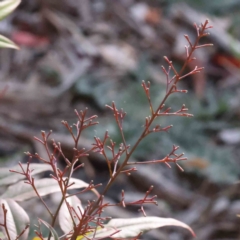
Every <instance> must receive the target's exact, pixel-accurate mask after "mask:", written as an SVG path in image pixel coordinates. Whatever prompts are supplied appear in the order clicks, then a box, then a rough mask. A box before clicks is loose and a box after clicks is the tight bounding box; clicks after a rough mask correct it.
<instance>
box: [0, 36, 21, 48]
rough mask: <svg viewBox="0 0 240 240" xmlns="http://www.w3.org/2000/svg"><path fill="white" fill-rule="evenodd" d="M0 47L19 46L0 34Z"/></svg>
mask: <svg viewBox="0 0 240 240" xmlns="http://www.w3.org/2000/svg"><path fill="white" fill-rule="evenodd" d="M0 48H14V49H19V47H18V46H17V45H16V44H15V43H14V42H12V41H11V40H10V39H8V38H6V37H4V36H2V35H0Z"/></svg>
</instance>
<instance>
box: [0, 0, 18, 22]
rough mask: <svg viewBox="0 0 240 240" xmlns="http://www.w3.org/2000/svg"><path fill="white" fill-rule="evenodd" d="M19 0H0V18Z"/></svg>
mask: <svg viewBox="0 0 240 240" xmlns="http://www.w3.org/2000/svg"><path fill="white" fill-rule="evenodd" d="M20 2H21V0H5V1H1V2H0V20H2V19H3V18H5V17H6V16H8V15H9V14H10V13H11V12H12V11H13V10H14V9H15V8H16V7H17V6H18V5H19V4H20Z"/></svg>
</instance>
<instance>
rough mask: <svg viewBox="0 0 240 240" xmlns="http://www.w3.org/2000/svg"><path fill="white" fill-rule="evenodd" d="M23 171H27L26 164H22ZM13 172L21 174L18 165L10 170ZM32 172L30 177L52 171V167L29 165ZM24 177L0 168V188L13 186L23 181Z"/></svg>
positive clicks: (37, 164)
mask: <svg viewBox="0 0 240 240" xmlns="http://www.w3.org/2000/svg"><path fill="white" fill-rule="evenodd" d="M22 167H23V169H24V170H26V169H27V164H22ZM10 169H11V170H13V171H17V172H22V170H21V168H20V166H19V165H16V166H14V167H12V168H10ZM30 169H31V170H33V171H32V173H31V174H32V176H33V175H35V174H38V173H41V172H45V171H52V167H51V166H50V165H48V164H41V163H32V164H31V165H30ZM24 178H25V176H24V175H21V174H17V173H13V172H10V171H9V168H0V186H4V185H10V184H13V183H15V182H17V181H19V180H21V179H24Z"/></svg>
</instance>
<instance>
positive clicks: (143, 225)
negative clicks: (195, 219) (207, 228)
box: [78, 217, 195, 240]
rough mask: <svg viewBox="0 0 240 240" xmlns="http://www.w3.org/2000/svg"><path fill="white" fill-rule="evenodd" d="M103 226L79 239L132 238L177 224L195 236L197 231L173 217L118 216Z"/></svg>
mask: <svg viewBox="0 0 240 240" xmlns="http://www.w3.org/2000/svg"><path fill="white" fill-rule="evenodd" d="M103 226H104V227H103V228H102V229H98V230H97V231H96V233H91V234H88V235H87V237H83V236H79V238H78V239H84V240H86V239H91V237H92V236H94V237H95V238H105V237H109V236H111V237H113V238H132V237H136V236H138V235H139V234H141V233H142V232H145V231H149V230H151V229H155V228H160V227H165V226H177V227H182V228H186V229H187V230H189V231H190V232H191V234H192V235H193V236H195V233H194V232H193V230H192V229H191V228H190V227H189V226H188V225H187V224H185V223H183V222H180V221H178V220H176V219H173V218H160V217H140V218H129V219H127V218H125V219H124V218H118V219H112V220H110V221H109V222H108V223H107V224H105V225H103Z"/></svg>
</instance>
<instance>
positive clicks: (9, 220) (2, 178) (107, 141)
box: [0, 0, 211, 240]
mask: <svg viewBox="0 0 240 240" xmlns="http://www.w3.org/2000/svg"><path fill="white" fill-rule="evenodd" d="M10 2H11V4H13V2H14V3H15V4H16V5H17V4H19V2H20V1H13V0H7V1H4V2H1V3H0V12H1V4H2V6H3V5H4V3H5V6H6V3H10ZM16 5H13V6H14V7H16ZM11 10H13V8H11ZM0 18H1V14H0ZM195 28H196V32H197V37H196V40H195V42H193V43H192V42H191V40H190V39H189V37H188V36H187V35H185V38H186V40H187V42H188V46H185V49H186V60H185V62H184V64H183V66H182V69H181V70H180V71H177V70H176V69H175V68H174V65H173V63H172V62H171V61H170V60H169V59H168V58H167V57H164V59H165V61H166V63H167V65H168V68H167V69H166V68H165V67H162V70H163V72H164V74H165V75H166V94H165V96H164V98H163V99H162V101H161V102H160V103H159V105H158V107H157V108H156V109H155V108H154V107H153V104H152V101H151V94H150V83H149V82H148V83H145V82H144V81H143V82H142V88H143V91H144V92H145V95H146V99H147V101H148V103H149V107H150V115H149V116H148V117H146V118H145V119H143V122H144V127H143V129H142V130H141V132H140V133H136V134H139V138H138V139H137V141H136V142H135V144H134V145H133V146H129V145H128V143H127V142H126V140H125V133H124V118H125V116H126V113H125V112H124V111H123V109H118V107H117V105H116V104H115V103H114V102H112V104H111V105H107V106H106V107H107V108H108V109H110V110H111V111H112V113H113V116H114V120H115V122H116V124H117V126H118V129H119V134H120V136H121V139H122V143H121V144H120V145H119V146H116V143H115V142H114V140H112V139H111V138H110V136H109V133H108V131H106V132H105V135H104V137H103V139H100V138H98V137H94V142H93V144H92V146H89V148H88V149H84V148H82V149H81V148H79V139H80V138H81V135H82V132H83V131H84V130H85V129H86V128H90V127H92V126H94V125H97V124H98V122H97V121H96V119H97V116H96V115H93V116H88V114H87V113H88V112H87V109H85V110H84V111H77V110H75V113H76V118H77V121H76V123H75V124H73V125H72V126H71V125H69V123H68V122H66V121H62V124H63V125H64V126H65V127H66V129H67V131H68V132H69V134H70V135H71V137H72V140H73V150H72V156H73V157H72V159H68V158H67V157H66V155H65V153H64V151H63V150H62V148H61V143H59V142H55V141H54V140H51V139H50V136H51V131H50V132H49V133H46V132H44V131H42V132H41V135H42V137H41V139H40V138H37V137H35V140H36V141H38V142H39V143H41V144H42V145H43V147H44V149H45V151H46V155H47V158H45V157H43V156H40V155H38V154H37V153H35V154H32V153H29V152H27V153H26V154H27V156H28V157H29V160H28V162H27V164H22V163H19V165H17V166H15V167H13V168H12V169H11V170H10V172H9V171H8V169H4V168H3V169H0V184H1V185H2V186H9V187H8V188H7V190H6V191H5V192H4V194H2V196H1V197H0V201H1V208H0V227H1V236H0V238H1V239H2V238H3V239H23V240H24V239H28V233H29V222H30V220H29V217H28V215H27V213H26V212H25V210H24V209H23V208H22V207H21V206H20V205H19V204H18V203H17V202H20V201H24V200H27V199H30V198H32V197H38V198H39V200H40V201H41V202H42V204H43V206H44V207H45V209H46V211H47V212H48V214H49V216H50V219H51V221H50V222H46V220H43V219H39V228H38V230H36V231H35V233H36V237H35V238H34V239H71V240H75V239H77V240H80V239H102V238H106V237H111V238H115V239H120V238H124V239H125V238H131V239H137V238H138V237H139V236H140V235H141V234H142V233H143V232H145V231H148V230H150V229H154V228H159V227H163V226H168V225H172V226H179V227H183V228H186V229H188V230H189V231H190V232H191V234H192V235H193V236H194V235H195V234H194V232H193V230H192V229H191V228H190V227H189V226H188V225H186V224H184V223H182V222H180V221H178V220H175V219H171V218H160V217H156V216H146V213H145V211H144V206H145V205H146V204H156V201H155V199H156V196H153V197H151V196H150V194H151V191H152V188H153V187H152V186H151V187H150V188H149V190H148V191H147V192H146V194H145V196H144V197H143V198H142V199H139V200H137V201H134V202H126V201H125V198H124V191H122V199H121V201H120V202H119V203H116V204H110V203H108V202H105V201H104V196H105V195H106V194H107V192H108V190H109V188H110V187H111V186H112V184H113V183H114V182H115V180H116V178H117V177H118V176H119V175H120V174H123V173H124V174H127V175H129V174H131V173H132V172H134V171H137V168H136V166H137V165H139V164H159V163H164V164H166V165H167V166H168V167H169V168H171V164H176V165H177V167H178V168H179V169H180V170H181V171H183V169H182V167H181V166H180V164H179V162H180V161H182V160H186V158H185V157H184V154H179V153H178V152H177V150H178V148H179V147H177V146H173V147H172V150H171V151H170V153H169V154H168V155H167V156H165V157H164V158H163V159H157V160H148V161H144V162H132V161H131V156H132V154H133V152H134V151H135V150H136V148H137V147H138V146H139V144H140V142H141V141H142V140H143V139H144V138H146V137H147V136H148V135H150V134H154V133H158V132H167V131H168V130H169V129H171V128H172V125H168V126H160V125H159V124H158V123H157V120H158V119H159V118H160V117H167V116H172V115H173V116H181V117H192V115H191V114H190V113H188V109H187V108H186V106H185V105H184V104H183V105H182V107H181V108H180V109H179V110H177V111H172V110H171V108H170V107H168V108H167V107H165V103H166V101H167V99H168V98H169V96H170V95H172V94H175V93H187V90H181V89H179V88H178V82H179V81H180V80H182V79H183V78H185V77H187V76H189V75H193V74H197V73H198V72H200V71H201V70H202V69H203V68H202V67H195V68H194V69H193V70H191V71H189V72H187V73H185V70H186V66H187V65H188V63H189V62H190V61H193V60H194V57H193V52H194V51H195V50H196V49H198V48H202V47H208V46H211V44H204V45H199V40H200V39H201V38H202V37H204V36H206V35H207V34H208V33H206V30H207V29H209V28H211V26H209V22H208V20H206V21H205V22H204V23H203V24H201V25H200V26H197V25H196V24H195ZM2 39H4V38H2ZM0 40H1V39H0ZM2 42H4V41H2ZM9 44H10V45H11V46H12V47H13V46H14V44H13V43H12V42H11V41H10V40H6V41H5V47H9V46H10V45H9ZM139 129H141V128H139ZM91 153H98V154H100V155H102V156H103V157H104V159H105V160H106V163H107V166H108V172H109V181H108V183H107V184H106V186H104V188H103V191H101V192H98V191H97V189H98V187H99V186H100V185H101V184H94V183H93V182H90V183H87V182H84V181H82V180H80V179H75V178H73V177H72V175H73V173H74V171H76V170H77V169H79V168H83V167H84V164H81V163H79V161H80V159H81V158H83V157H86V156H89V154H91ZM33 158H34V159H38V160H39V162H40V163H32V159H33ZM60 158H63V159H64V161H65V164H66V167H65V168H64V169H62V170H61V169H60V167H59V159H60ZM44 171H51V172H52V174H50V177H49V178H42V179H37V178H35V177H34V176H35V175H36V174H39V173H41V172H44ZM14 173H15V174H14ZM71 189H81V190H80V191H78V192H75V193H74V194H72V193H71V191H69V190H71ZM87 191H93V193H94V194H95V195H96V199H95V200H91V199H89V201H88V204H87V205H86V206H83V205H82V203H81V201H80V199H81V194H82V193H85V192H87ZM54 192H60V193H61V199H60V201H59V204H58V206H57V210H56V211H55V212H53V211H52V209H51V208H50V207H49V206H48V205H47V203H46V201H45V200H44V198H43V196H45V195H47V194H51V193H54ZM77 196H80V199H79V198H78V197H77ZM129 205H137V206H139V208H140V211H141V212H142V213H143V217H140V218H130V219H111V216H109V217H103V216H102V212H103V211H104V209H106V208H108V207H111V206H122V207H126V206H129ZM57 220H59V225H60V227H61V229H62V231H63V232H64V235H63V236H61V237H59V236H58V233H57V231H56V230H55V226H56V223H57ZM41 225H44V226H45V227H47V229H49V234H48V236H43V233H42V231H41V228H40V226H41Z"/></svg>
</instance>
